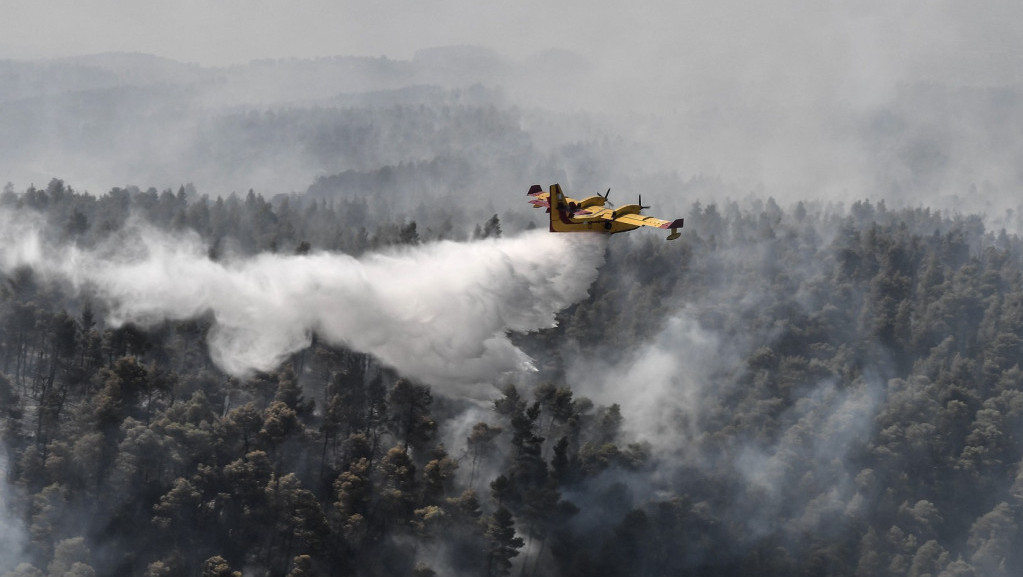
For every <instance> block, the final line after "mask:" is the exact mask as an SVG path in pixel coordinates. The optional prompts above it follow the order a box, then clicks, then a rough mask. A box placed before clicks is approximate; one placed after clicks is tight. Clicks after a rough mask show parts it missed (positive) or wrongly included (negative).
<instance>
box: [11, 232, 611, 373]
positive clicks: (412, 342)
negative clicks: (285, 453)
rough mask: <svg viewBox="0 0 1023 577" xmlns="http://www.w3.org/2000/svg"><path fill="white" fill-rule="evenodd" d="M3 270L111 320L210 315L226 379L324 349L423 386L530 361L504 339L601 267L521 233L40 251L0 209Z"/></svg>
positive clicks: (540, 236)
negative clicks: (306, 247)
mask: <svg viewBox="0 0 1023 577" xmlns="http://www.w3.org/2000/svg"><path fill="white" fill-rule="evenodd" d="M0 226H2V230H0V247H2V248H0V267H2V269H3V270H4V271H8V272H9V271H11V270H13V269H14V268H16V267H24V266H27V267H31V268H32V269H33V270H34V271H35V273H36V274H38V275H39V276H41V277H43V278H44V279H46V280H49V281H54V282H63V283H67V284H69V285H70V286H71V287H72V288H73V290H74V291H76V293H85V294H88V295H89V296H90V297H91V298H93V299H96V300H98V301H101V302H102V304H103V305H104V306H103V308H104V309H105V310H107V311H109V312H108V321H109V322H110V323H112V324H114V325H120V324H124V323H129V322H130V323H135V324H138V325H141V326H152V325H154V324H158V323H160V322H163V321H165V320H183V319H189V318H195V317H198V316H201V315H204V314H211V316H212V318H213V319H214V325H213V326H212V327H211V330H210V332H209V336H208V341H209V347H210V354H211V357H212V358H213V360H214V362H216V363H217V365H218V366H220V367H221V368H222V369H223V370H224V371H226V372H227V373H229V374H232V375H236V376H244V375H246V374H248V373H250V372H251V371H254V370H271V369H273V368H274V367H276V366H277V365H278V364H280V362H281V361H283V360H284V359H285V358H286V357H287V356H288V355H290V354H292V353H295V352H297V351H299V350H301V349H303V348H305V347H307V346H309V344H310V343H311V341H312V335H313V334H314V333H315V334H317V335H318V336H319V337H320V338H323V339H325V340H326V341H328V342H330V343H333V344H337V345H343V346H347V347H350V348H352V349H355V350H358V351H361V352H366V353H370V354H372V355H374V356H375V357H377V358H378V359H379V360H380V361H382V362H383V363H385V364H387V365H389V366H392V367H393V368H395V369H396V370H398V371H399V372H400V373H402V374H404V375H406V376H410V377H414V378H418V379H422V380H424V381H427V382H431V383H436V384H440V383H454V384H472V383H478V382H488V381H489V382H493V379H494V377H495V376H496V375H500V374H501V373H504V372H508V371H515V370H518V369H520V368H522V367H524V366H528V363H529V359H528V357H527V356H526V355H525V354H524V353H523V352H522V351H520V350H519V349H518V348H516V347H515V346H514V345H513V344H512V343H511V341H510V340H509V339H508V336H507V333H508V332H509V331H515V332H527V331H533V330H538V329H542V328H546V327H551V326H553V325H554V324H555V322H556V321H555V314H556V313H557V312H558V311H560V310H562V309H563V308H565V307H567V306H569V305H570V304H572V303H574V302H577V301H579V300H580V299H582V298H583V297H585V296H586V293H587V290H588V288H589V286H590V284H591V283H592V282H593V280H594V279H595V278H596V275H597V268H598V267H599V266H600V264H601V263H602V262H603V258H604V246H605V241H604V240H603V237H602V236H599V235H588V234H584V235H556V234H550V233H548V232H546V231H531V232H527V233H523V234H520V235H517V236H511V237H506V238H499V239H486V240H477V241H472V242H449V241H443V242H435V243H427V244H423V245H418V246H405V247H396V248H390V249H387V250H384V251H380V252H376V253H371V254H367V255H364V256H362V257H359V258H354V257H352V256H348V255H345V254H337V253H327V252H320V253H313V254H309V255H281V254H261V255H257V256H254V257H246V258H241V257H239V258H226V259H222V260H212V259H210V258H209V256H208V250H207V247H206V245H205V244H204V243H203V242H202V240H201V239H200V238H199V237H198V235H196V234H194V233H182V234H169V233H166V232H163V231H158V230H155V229H153V228H152V227H150V226H147V225H145V224H144V223H140V222H135V223H133V224H131V225H129V226H128V227H126V228H125V229H124V230H122V231H120V232H119V233H118V234H117V235H116V238H114V239H111V240H110V241H108V242H106V243H104V244H103V245H102V246H97V247H91V248H81V247H78V246H75V245H71V244H66V243H65V244H60V243H49V242H47V240H46V239H47V238H48V237H46V236H44V235H43V234H42V232H41V231H42V230H43V227H42V225H41V223H39V222H36V221H33V220H32V219H27V218H24V216H23V215H20V214H19V215H18V217H17V218H15V217H14V215H12V214H2V213H0Z"/></svg>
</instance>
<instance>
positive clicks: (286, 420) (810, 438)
mask: <svg viewBox="0 0 1023 577" xmlns="http://www.w3.org/2000/svg"><path fill="white" fill-rule="evenodd" d="M509 194H511V193H510V192H509ZM349 202H350V203H349ZM365 202H370V203H372V202H376V201H374V200H369V201H358V200H353V201H347V200H337V199H334V198H316V197H303V196H281V197H277V198H274V199H264V198H263V197H261V196H260V195H258V194H255V193H249V194H247V195H244V196H241V197H238V196H234V197H230V198H226V199H216V200H214V199H210V198H209V197H206V196H201V195H200V194H199V193H198V192H196V191H195V190H193V189H191V188H190V187H182V188H181V189H180V190H177V191H174V190H165V191H162V192H160V191H157V190H149V191H142V190H139V189H135V188H127V189H114V190H112V191H110V192H109V193H108V194H105V195H102V196H98V197H97V196H93V195H89V194H85V193H80V192H76V191H75V190H73V189H72V188H70V187H69V186H67V185H66V184H65V183H63V182H61V181H58V180H54V181H52V182H51V183H50V184H49V186H48V187H47V188H46V189H35V188H31V189H28V190H15V189H14V188H13V187H8V189H7V190H6V191H4V193H3V196H2V198H0V205H2V208H0V209H2V210H4V211H8V212H10V213H12V214H14V215H16V216H19V217H20V218H26V219H27V218H30V216H31V215H35V214H42V215H43V217H44V218H45V219H46V220H48V221H49V223H50V224H51V225H52V229H51V230H52V232H51V233H50V234H51V235H52V236H53V237H54V240H55V241H59V242H63V243H75V244H77V245H78V246H83V247H84V246H91V245H95V244H97V243H99V242H101V241H102V239H104V238H106V237H107V236H109V235H111V234H112V233H114V232H115V231H117V230H119V229H120V228H121V227H122V226H124V224H125V222H126V221H127V219H128V218H129V215H135V217H137V218H141V219H145V220H146V221H148V222H150V223H152V225H153V226H155V227H157V228H159V229H164V230H168V231H173V230H193V231H195V232H196V233H198V234H199V235H200V237H201V238H202V240H203V242H204V243H206V245H207V246H208V248H209V251H208V252H209V258H210V259H212V260H218V259H226V258H243V257H244V256H245V255H254V254H257V253H263V252H277V253H287V254H305V253H309V252H316V251H324V250H327V251H336V252H346V253H350V254H360V253H364V252H367V251H374V250H378V249H381V248H384V247H388V246H393V245H397V244H419V243H428V242H432V241H435V240H439V239H454V240H460V241H463V242H466V243H470V242H472V239H473V238H476V239H479V238H482V237H487V236H490V237H493V236H498V235H502V234H503V235H506V236H507V235H515V234H518V233H519V231H517V230H512V228H513V227H509V226H507V225H506V226H504V227H502V223H501V220H500V218H499V217H498V216H492V215H491V214H478V215H473V216H475V217H476V218H475V220H474V221H473V220H470V222H476V223H477V225H476V226H475V227H474V229H475V230H474V231H470V230H463V229H460V228H457V227H454V226H452V227H450V228H446V229H445V228H442V227H433V226H431V227H426V226H422V225H419V224H417V222H416V221H415V220H414V219H413V218H410V217H408V216H406V217H405V218H404V220H397V219H396V220H393V221H390V222H388V221H387V220H386V219H385V220H383V221H381V220H375V219H360V217H359V215H360V214H364V213H365V211H366V210H368V209H367V207H366V206H365ZM345 203H349V204H345ZM351 203H354V204H351ZM360 210H361V211H363V212H362V213H360V212H359V211H360ZM523 210H524V211H525V210H526V209H525V208H524V209H523ZM404 214H405V215H408V214H409V213H404ZM537 216H540V215H537ZM685 217H686V223H687V225H686V228H685V229H684V232H683V237H682V238H681V239H679V240H678V241H676V242H670V243H666V242H664V241H663V240H662V239H661V238H660V237H659V236H658V235H657V234H652V235H649V234H648V235H644V234H641V233H642V231H638V232H636V233H633V234H632V235H621V236H618V237H614V238H611V239H610V241H609V243H608V245H607V249H606V254H605V262H604V264H603V266H602V267H601V269H600V274H599V277H598V278H597V281H596V282H595V283H594V285H593V286H592V287H591V288H590V293H589V297H588V298H587V299H586V300H584V301H583V302H580V303H578V304H576V305H573V306H571V307H569V308H567V309H565V310H564V311H563V312H562V313H561V314H560V315H559V326H558V327H557V328H555V329H550V330H543V331H539V332H535V333H530V334H525V335H515V336H514V339H515V342H516V344H518V346H520V347H521V348H522V349H523V350H525V351H527V352H528V353H529V354H530V355H531V356H532V357H533V359H534V365H535V367H536V369H537V371H536V372H535V373H529V372H525V373H522V374H521V375H519V377H518V378H517V379H515V380H513V381H511V382H508V380H507V378H506V376H499V375H495V377H494V386H491V387H481V388H479V389H478V390H477V392H476V394H474V395H471V396H468V397H466V396H463V395H458V394H453V393H452V392H450V391H451V389H448V388H445V387H443V386H440V385H443V383H430V382H419V381H416V380H415V379H410V378H408V376H407V375H401V374H397V373H396V372H395V371H394V370H392V369H390V368H388V367H386V366H382V364H381V363H379V362H378V361H377V360H375V359H374V358H372V357H371V356H369V355H367V354H363V353H358V352H355V351H352V350H346V349H344V348H339V347H333V346H329V345H327V344H326V343H324V342H323V341H322V340H319V339H314V344H313V345H312V346H311V347H309V348H308V349H306V350H303V351H300V352H299V353H297V354H295V355H293V356H292V357H291V358H289V359H288V360H287V362H285V363H284V364H283V365H281V366H280V367H279V368H278V369H277V370H274V371H272V372H267V373H256V374H252V375H250V376H247V377H245V378H235V377H230V376H228V375H226V374H224V373H223V372H221V370H220V369H219V368H218V367H217V365H216V364H214V363H213V362H212V360H211V358H210V356H209V352H208V349H207V347H206V343H205V339H206V337H207V332H208V331H209V329H210V326H211V324H212V322H213V319H211V318H210V317H209V316H205V317H203V316H200V317H199V318H194V319H190V320H187V321H179V322H164V323H161V324H158V325H156V326H154V327H151V328H148V329H143V328H141V327H139V326H134V325H130V324H129V325H123V326H114V325H112V324H111V323H109V322H108V321H107V320H106V318H107V317H106V314H107V312H108V311H107V310H105V308H104V304H103V303H102V302H99V301H95V300H93V299H90V298H89V294H88V291H87V290H85V291H81V292H76V291H73V290H72V289H71V288H70V287H69V286H67V285H65V284H63V283H61V282H59V281H57V280H54V279H51V278H47V277H45V276H44V275H40V274H38V273H37V272H35V271H33V270H32V269H30V268H25V267H15V268H7V267H6V264H5V266H4V267H0V268H2V270H4V271H5V272H4V273H3V275H2V277H0V278H2V284H0V408H2V419H3V426H2V429H0V430H2V431H3V433H2V434H3V442H4V448H5V455H6V474H5V482H6V484H5V485H4V486H3V488H2V489H3V490H2V492H0V497H2V503H3V506H4V515H5V516H4V525H3V526H4V530H3V531H2V532H0V545H2V547H3V549H4V550H5V551H9V552H10V553H9V554H7V553H5V555H4V557H3V560H2V561H0V564H2V563H6V564H7V566H3V567H0V570H4V571H7V573H6V574H7V575H19V576H31V575H81V576H85V575H151V576H156V575H197V576H198V575H202V576H203V577H206V576H213V575H218V576H220V575H231V574H233V572H242V573H244V574H245V575H291V576H298V575H324V576H327V575H365V576H375V575H381V576H383V575H407V574H412V575H420V576H422V575H433V574H437V575H509V574H518V575H523V576H562V575H563V576H568V575H593V574H598V573H599V574H601V575H749V574H754V573H755V574H758V575H779V576H782V575H785V576H788V575H796V574H805V575H858V576H859V575H862V576H867V575H915V576H923V575H932V576H937V575H949V576H951V575H958V576H963V575H978V576H991V575H1014V574H1017V573H1018V572H1019V571H1020V570H1021V569H1023V557H1021V554H1020V552H1019V548H1018V547H1015V546H1014V544H1015V543H1017V542H1018V539H1019V535H1020V533H1019V526H1020V523H1021V522H1023V508H1021V499H1023V480H1019V481H1017V475H1020V474H1021V470H1023V469H1021V466H1023V446H1021V445H1020V442H1019V440H1018V439H1019V438H1020V434H1021V426H1023V369H1021V367H1020V358H1021V352H1023V349H1021V346H1023V244H1021V242H1020V240H1019V239H1018V237H1016V236H1014V235H1008V234H1006V233H1004V232H998V231H986V230H985V228H984V223H983V220H982V219H981V218H979V217H975V216H963V215H949V214H942V213H938V212H934V211H931V210H928V209H925V208H917V209H899V210H891V209H888V208H886V207H885V206H884V204H872V203H868V202H856V203H854V204H852V205H851V206H845V207H843V206H840V205H822V204H815V203H798V204H795V205H792V206H785V207H782V206H780V205H779V204H777V203H776V202H774V201H773V200H767V201H747V202H730V201H727V202H722V203H721V204H708V205H699V204H696V205H693V206H692V207H690V209H689V211H688V212H687V213H686V214H685ZM541 220H542V219H541ZM360 223H361V224H360ZM502 228H504V230H502ZM239 255H241V256H239ZM565 258H566V259H568V258H572V255H570V254H566V255H565ZM393 282H395V283H401V282H403V279H402V278H397V277H396V278H394V279H393ZM499 377H500V378H499ZM1020 479H1023V476H1021V477H1020Z"/></svg>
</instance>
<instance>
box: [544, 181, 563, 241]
mask: <svg viewBox="0 0 1023 577" xmlns="http://www.w3.org/2000/svg"><path fill="white" fill-rule="evenodd" d="M550 191H551V193H550V196H549V197H548V199H547V200H548V201H549V202H550V204H551V208H550V210H548V212H550V215H551V232H554V219H555V218H558V217H559V215H560V214H561V211H562V210H564V209H565V208H566V203H565V193H564V192H562V191H561V185H560V184H557V183H555V184H552V185H551V188H550Z"/></svg>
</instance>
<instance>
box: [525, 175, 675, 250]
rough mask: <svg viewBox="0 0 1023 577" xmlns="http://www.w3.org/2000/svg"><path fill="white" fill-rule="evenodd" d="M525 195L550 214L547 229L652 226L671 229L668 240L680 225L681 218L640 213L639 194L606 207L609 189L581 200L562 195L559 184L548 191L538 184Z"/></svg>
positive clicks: (609, 231)
mask: <svg viewBox="0 0 1023 577" xmlns="http://www.w3.org/2000/svg"><path fill="white" fill-rule="evenodd" d="M526 194H527V195H529V196H531V197H533V199H532V200H530V201H529V204H532V205H533V207H534V208H546V209H547V212H548V213H550V215H551V232H603V233H607V234H614V233H616V232H625V231H627V230H633V229H636V228H639V227H641V226H652V227H654V228H663V229H671V234H669V235H668V240H674V239H676V238H678V237H679V236H681V235H682V233H680V232H679V231H678V229H680V228H682V221H683V220H684V219H681V218H677V219H675V220H672V221H667V220H661V219H659V218H654V217H652V216H643V215H641V214H640V211H641V210H643V209H644V208H650V207H649V206H643V197H642V196H641V197H640V200H639V203H638V204H627V205H625V206H622V207H620V208H606V207H605V205H608V206H610V205H611V203H610V202H608V200H607V197H608V195H609V194H611V189H610V188H609V189H607V193H605V194H604V195H603V196H600V195H597V196H591V197H589V198H586V199H583V200H581V201H580V200H575V199H572V198H568V197H566V196H565V193H563V192H561V185H558V184H552V185H551V189H550V192H544V191H543V188H542V187H541V186H540V185H539V184H534V185H533V186H532V187H530V189H529V192H527V193H526Z"/></svg>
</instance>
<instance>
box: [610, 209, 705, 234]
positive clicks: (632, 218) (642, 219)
mask: <svg viewBox="0 0 1023 577" xmlns="http://www.w3.org/2000/svg"><path fill="white" fill-rule="evenodd" d="M594 216H599V217H600V218H602V219H604V220H610V221H615V222H620V223H622V224H631V225H633V226H650V227H653V228H663V229H665V230H667V229H670V228H682V223H683V221H684V220H685V219H682V218H676V219H675V220H661V219H659V218H654V217H652V216H645V215H642V214H635V213H628V214H619V215H615V211H613V210H610V209H607V208H605V209H603V210H601V211H600V212H598V213H597V214H595V215H594Z"/></svg>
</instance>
